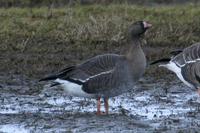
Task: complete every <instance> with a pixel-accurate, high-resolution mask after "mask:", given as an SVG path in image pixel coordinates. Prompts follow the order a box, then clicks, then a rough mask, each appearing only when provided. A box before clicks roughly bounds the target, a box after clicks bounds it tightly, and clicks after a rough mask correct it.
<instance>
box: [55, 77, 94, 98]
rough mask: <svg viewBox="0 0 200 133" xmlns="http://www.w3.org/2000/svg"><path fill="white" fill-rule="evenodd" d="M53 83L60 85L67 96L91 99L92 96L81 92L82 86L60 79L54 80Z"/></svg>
mask: <svg viewBox="0 0 200 133" xmlns="http://www.w3.org/2000/svg"><path fill="white" fill-rule="evenodd" d="M55 82H58V83H60V84H61V86H62V87H63V89H64V90H65V91H66V92H67V94H69V95H71V96H77V97H88V98H92V97H93V96H94V95H93V94H88V93H86V92H84V91H83V90H82V85H78V84H76V83H72V82H69V81H67V80H62V79H59V78H58V79H56V80H55Z"/></svg>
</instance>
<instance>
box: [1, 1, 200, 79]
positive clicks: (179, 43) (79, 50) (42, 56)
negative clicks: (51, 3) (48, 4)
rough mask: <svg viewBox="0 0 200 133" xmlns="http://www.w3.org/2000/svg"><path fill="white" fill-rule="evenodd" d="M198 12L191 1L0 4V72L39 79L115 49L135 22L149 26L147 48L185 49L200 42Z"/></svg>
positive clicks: (118, 49) (122, 47)
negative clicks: (163, 3) (38, 5)
mask: <svg viewBox="0 0 200 133" xmlns="http://www.w3.org/2000/svg"><path fill="white" fill-rule="evenodd" d="M199 14H200V8H199V7H198V6H195V5H188V6H166V7H164V6H161V7H142V6H133V5H109V6H99V5H90V6H79V5H77V6H74V7H65V8H64V7H63V8H53V9H49V8H45V7H42V8H8V9H4V8H1V9H0V22H1V23H0V29H1V30H0V55H1V56H0V58H2V59H1V60H0V72H6V73H11V74H13V73H15V74H25V75H28V76H30V77H40V76H41V75H44V74H47V73H48V72H52V71H55V70H56V69H59V68H63V67H64V66H69V65H71V64H74V63H79V62H80V61H81V60H83V59H86V58H89V57H92V56H95V55H97V54H102V53H107V52H112V53H119V51H121V49H125V48H126V36H127V35H126V33H127V32H126V31H127V28H128V26H129V25H130V24H131V23H132V22H134V21H137V20H146V21H149V22H151V23H152V24H153V28H152V29H151V30H149V32H148V33H147V35H146V40H147V42H148V45H147V46H148V47H151V48H159V47H161V48H162V47H163V48H180V47H181V48H182V47H186V46H188V45H191V44H192V43H194V42H198V41H200V37H199V34H200V28H199V27H200V16H199ZM161 50H162V49H161ZM164 50H165V51H167V50H169V49H164ZM155 56H156V55H153V54H148V58H149V59H152V58H154V57H155Z"/></svg>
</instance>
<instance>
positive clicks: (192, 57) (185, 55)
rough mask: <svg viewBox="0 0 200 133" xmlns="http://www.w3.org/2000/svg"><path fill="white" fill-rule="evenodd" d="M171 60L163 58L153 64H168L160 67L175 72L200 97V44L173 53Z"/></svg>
mask: <svg viewBox="0 0 200 133" xmlns="http://www.w3.org/2000/svg"><path fill="white" fill-rule="evenodd" d="M171 53H172V55H173V56H172V57H171V58H163V59H159V60H156V61H154V62H152V63H151V65H152V64H156V63H160V62H167V63H166V64H161V65H159V66H160V67H164V68H167V69H169V70H170V71H172V72H174V73H175V74H176V75H177V77H178V78H179V79H180V80H181V81H182V82H183V83H184V84H185V85H187V86H188V87H190V88H195V89H197V92H198V94H199V95H200V43H195V44H193V45H191V46H189V47H187V48H185V49H183V50H177V51H173V52H171Z"/></svg>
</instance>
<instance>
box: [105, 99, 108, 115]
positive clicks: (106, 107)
mask: <svg viewBox="0 0 200 133" xmlns="http://www.w3.org/2000/svg"><path fill="white" fill-rule="evenodd" d="M104 107H105V111H106V112H105V114H106V115H107V114H108V110H109V104H108V98H104Z"/></svg>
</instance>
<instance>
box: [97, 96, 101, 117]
mask: <svg viewBox="0 0 200 133" xmlns="http://www.w3.org/2000/svg"><path fill="white" fill-rule="evenodd" d="M97 115H101V98H100V97H98V98H97Z"/></svg>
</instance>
